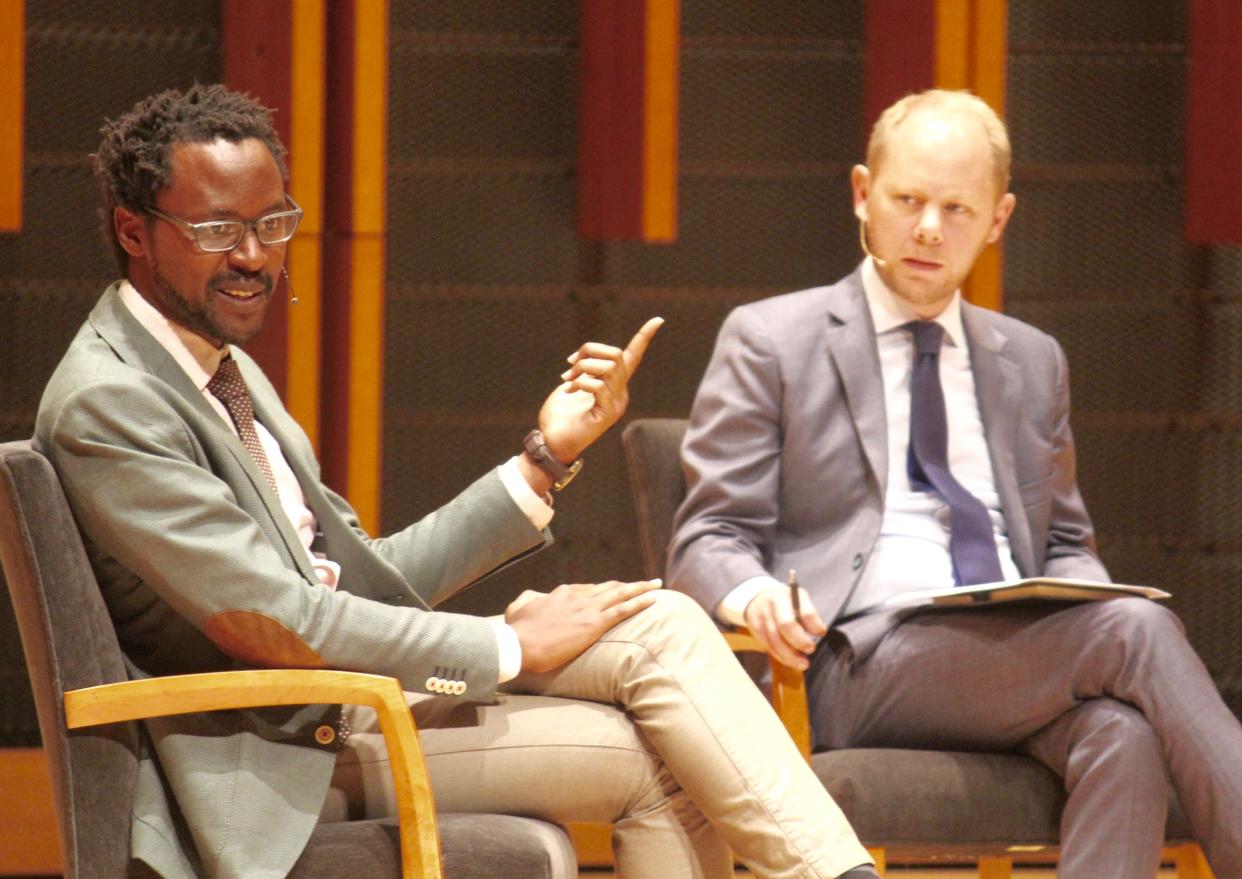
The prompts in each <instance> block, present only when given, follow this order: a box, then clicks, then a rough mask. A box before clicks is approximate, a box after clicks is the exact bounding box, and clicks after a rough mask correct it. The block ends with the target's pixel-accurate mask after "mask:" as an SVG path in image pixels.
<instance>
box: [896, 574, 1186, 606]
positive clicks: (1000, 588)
mask: <svg viewBox="0 0 1242 879" xmlns="http://www.w3.org/2000/svg"><path fill="white" fill-rule="evenodd" d="M1124 595H1137V596H1139V597H1141V598H1150V599H1151V600H1153V601H1162V600H1163V599H1166V598H1169V597H1170V593H1168V592H1165V591H1164V590H1163V589H1156V588H1155V587H1153V586H1130V585H1127V584H1125V583H1099V582H1096V581H1094V580H1070V579H1066V578H1063V577H1030V578H1028V579H1025V580H1007V581H1005V582H1003V583H982V584H980V585H978V586H948V587H945V588H943V589H916V590H914V591H912V592H902V593H900V594H898V595H894V596H893V597H892V598H890V599H888V600H887V601H885V602H884V607H890V608H891V607H904V606H906V605H916V604H938V605H947V606H959V607H960V606H969V605H973V604H995V603H997V602H1001V601H1030V600H1041V601H1102V600H1104V599H1108V598H1120V597H1122V596H1124Z"/></svg>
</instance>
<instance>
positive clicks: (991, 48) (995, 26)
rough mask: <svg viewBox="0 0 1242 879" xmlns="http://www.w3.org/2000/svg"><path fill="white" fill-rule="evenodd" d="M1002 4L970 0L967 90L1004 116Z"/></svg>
mask: <svg viewBox="0 0 1242 879" xmlns="http://www.w3.org/2000/svg"><path fill="white" fill-rule="evenodd" d="M1006 6H1007V4H1006V0H974V10H973V12H974V24H973V26H972V28H971V30H972V32H973V34H974V39H973V46H972V52H971V55H972V58H971V72H972V80H973V82H972V84H971V89H972V91H974V93H975V94H976V95H978V96H979V97H981V98H983V100H985V101H987V102H988V104H990V105H991V107H992V109H993V110H995V111H996V112H997V113H999V114H1000V115H1001V116H1002V117H1004V115H1005V53H1006V50H1007V47H1008V43H1009V41H1008V39H1007V37H1008V35H1007V33H1006V13H1007V10H1006Z"/></svg>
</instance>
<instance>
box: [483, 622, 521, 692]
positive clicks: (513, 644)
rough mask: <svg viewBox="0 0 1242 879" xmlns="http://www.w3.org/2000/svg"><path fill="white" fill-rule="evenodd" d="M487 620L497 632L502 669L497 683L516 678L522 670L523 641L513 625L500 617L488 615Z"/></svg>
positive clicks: (497, 644) (497, 645)
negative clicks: (519, 638)
mask: <svg viewBox="0 0 1242 879" xmlns="http://www.w3.org/2000/svg"><path fill="white" fill-rule="evenodd" d="M487 621H488V622H489V623H491V624H492V629H493V631H495V632H496V647H497V648H498V653H499V657H500V671H499V674H497V676H496V677H497V680H496V683H498V684H503V683H504V682H505V681H511V680H513V679H514V678H516V677H517V676H518V672H520V671H521V670H522V642H521V641H519V640H518V636H517V632H515V631H514V630H513V626H511V625H509V624H508V623H506V622H505V621H504V620H503V619H501V618H500V617H488V618H487Z"/></svg>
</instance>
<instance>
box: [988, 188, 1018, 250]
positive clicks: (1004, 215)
mask: <svg viewBox="0 0 1242 879" xmlns="http://www.w3.org/2000/svg"><path fill="white" fill-rule="evenodd" d="M1017 203H1018V199H1017V196H1015V195H1014V194H1013V193H1012V192H1006V193H1005V194H1004V195H1002V196H1001V197H1000V201H998V202H997V203H996V210H995V211H993V212H992V228H990V229H988V244H995V243H996V242H997V241H1000V239H1001V235H1003V234H1004V233H1005V225H1006V224H1007V223H1008V222H1009V218H1010V217H1011V216H1013V209H1014V207H1015V206H1016V205H1017Z"/></svg>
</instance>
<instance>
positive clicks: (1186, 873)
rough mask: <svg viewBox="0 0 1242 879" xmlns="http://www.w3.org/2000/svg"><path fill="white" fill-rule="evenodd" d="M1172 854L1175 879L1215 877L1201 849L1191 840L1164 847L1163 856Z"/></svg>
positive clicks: (1210, 878)
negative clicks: (1169, 847) (1175, 870)
mask: <svg viewBox="0 0 1242 879" xmlns="http://www.w3.org/2000/svg"><path fill="white" fill-rule="evenodd" d="M1170 854H1171V855H1172V856H1173V857H1172V861H1173V866H1174V867H1176V868H1177V879H1215V876H1214V875H1213V873H1212V868H1211V867H1209V866H1208V862H1207V858H1205V857H1203V849H1201V848H1199V846H1198V845H1197V844H1195V843H1193V842H1190V843H1187V844H1186V845H1179V846H1176V847H1174V848H1171V849H1165V856H1166V857H1168V855H1170Z"/></svg>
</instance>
